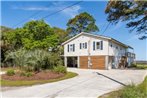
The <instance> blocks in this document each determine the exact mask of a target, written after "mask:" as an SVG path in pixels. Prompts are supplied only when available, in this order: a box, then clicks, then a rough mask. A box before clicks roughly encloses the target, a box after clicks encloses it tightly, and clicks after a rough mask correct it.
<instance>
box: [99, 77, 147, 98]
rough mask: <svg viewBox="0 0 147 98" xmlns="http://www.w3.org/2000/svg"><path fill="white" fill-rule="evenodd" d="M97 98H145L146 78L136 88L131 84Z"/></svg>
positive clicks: (146, 89) (146, 93)
mask: <svg viewBox="0 0 147 98" xmlns="http://www.w3.org/2000/svg"><path fill="white" fill-rule="evenodd" d="M99 98H147V76H146V77H145V79H144V81H143V82H142V83H141V84H139V85H137V86H135V85H133V84H132V85H128V86H126V87H124V88H122V89H120V90H118V91H113V92H110V93H108V94H104V95H102V96H100V97H99Z"/></svg>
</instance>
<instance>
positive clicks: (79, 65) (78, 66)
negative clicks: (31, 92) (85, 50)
mask: <svg viewBox="0 0 147 98" xmlns="http://www.w3.org/2000/svg"><path fill="white" fill-rule="evenodd" d="M77 59H78V60H77V61H78V66H77V67H78V68H80V57H79V56H78V58H77Z"/></svg>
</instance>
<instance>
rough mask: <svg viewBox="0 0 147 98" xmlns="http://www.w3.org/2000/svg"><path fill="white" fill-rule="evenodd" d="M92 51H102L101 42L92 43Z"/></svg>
mask: <svg viewBox="0 0 147 98" xmlns="http://www.w3.org/2000/svg"><path fill="white" fill-rule="evenodd" d="M93 50H103V41H99V42H95V41H94V42H93Z"/></svg>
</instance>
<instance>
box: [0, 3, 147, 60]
mask: <svg viewBox="0 0 147 98" xmlns="http://www.w3.org/2000/svg"><path fill="white" fill-rule="evenodd" d="M76 2H77V1H71V2H68V1H64V2H63V1H62V2H61V1H5V2H4V1H2V3H1V20H0V21H1V25H3V26H8V27H13V28H16V27H22V26H23V25H24V23H25V22H27V21H30V20H37V19H42V17H44V16H46V15H48V14H51V13H53V12H56V11H59V10H61V9H63V8H65V7H67V6H69V5H72V4H73V3H76ZM106 5H107V1H84V2H81V3H79V4H77V5H75V6H73V7H70V8H68V9H66V10H63V11H62V12H59V13H57V14H55V15H52V16H49V17H47V18H45V19H44V20H45V21H46V23H48V24H49V25H51V26H56V27H60V28H63V29H66V23H67V22H68V20H69V19H70V18H73V17H74V16H75V15H77V14H79V13H81V12H88V13H89V14H91V15H92V16H93V17H94V18H95V20H96V25H97V26H98V27H99V29H100V31H99V32H96V33H97V34H103V35H105V36H109V37H112V38H114V39H116V40H119V41H121V42H123V43H125V44H128V45H130V46H132V47H133V48H134V52H135V53H136V59H137V60H147V43H146V40H139V39H138V35H136V34H135V31H134V32H133V33H129V29H128V28H126V27H125V23H122V22H119V23H118V24H117V25H111V24H110V25H109V27H108V29H107V30H106V32H104V33H103V31H104V29H105V28H106V26H107V24H108V22H107V20H106V18H107V15H106V14H105V13H104V10H105V7H106ZM36 12H40V13H39V14H37V15H35V16H33V17H30V18H28V17H29V16H30V15H32V14H34V13H36ZM24 19H27V20H26V21H25V22H23V23H21V24H19V25H17V26H15V25H16V24H17V23H19V22H20V21H22V20H24Z"/></svg>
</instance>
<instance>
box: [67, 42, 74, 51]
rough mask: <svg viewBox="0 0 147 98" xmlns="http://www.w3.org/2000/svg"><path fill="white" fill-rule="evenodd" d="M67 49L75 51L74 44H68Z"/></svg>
mask: <svg viewBox="0 0 147 98" xmlns="http://www.w3.org/2000/svg"><path fill="white" fill-rule="evenodd" d="M67 51H68V52H74V51H75V44H68V46H67Z"/></svg>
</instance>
